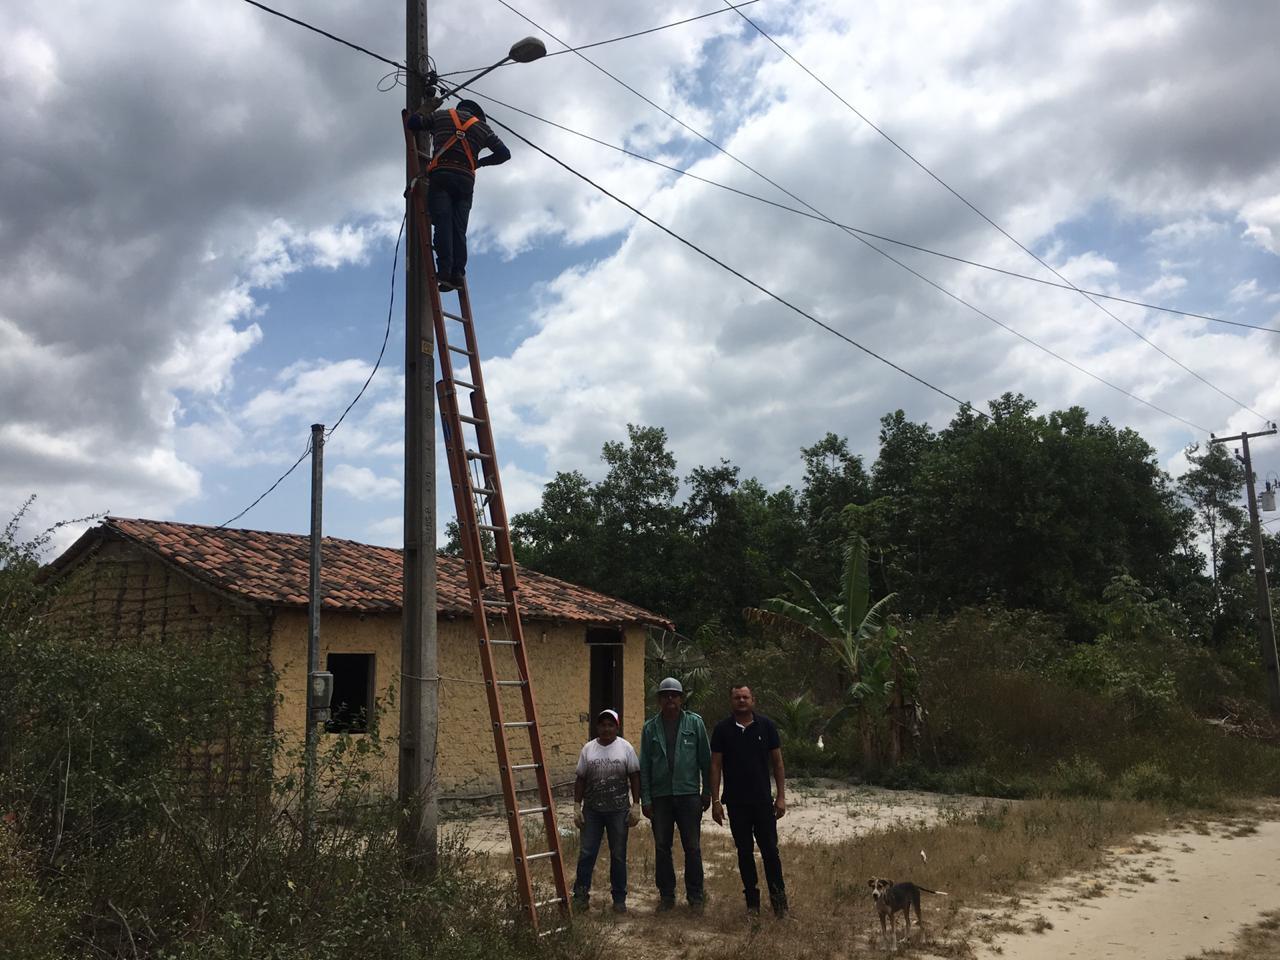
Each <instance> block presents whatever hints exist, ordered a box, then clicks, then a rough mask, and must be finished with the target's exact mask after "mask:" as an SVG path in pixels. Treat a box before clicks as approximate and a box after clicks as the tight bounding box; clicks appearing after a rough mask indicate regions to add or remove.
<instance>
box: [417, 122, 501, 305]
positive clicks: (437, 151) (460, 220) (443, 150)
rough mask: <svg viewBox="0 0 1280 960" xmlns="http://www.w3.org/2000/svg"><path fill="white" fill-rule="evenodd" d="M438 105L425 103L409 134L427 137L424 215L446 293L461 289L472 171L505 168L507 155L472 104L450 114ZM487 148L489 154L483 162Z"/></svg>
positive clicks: (474, 172) (472, 184)
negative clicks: (423, 133) (432, 226)
mask: <svg viewBox="0 0 1280 960" xmlns="http://www.w3.org/2000/svg"><path fill="white" fill-rule="evenodd" d="M440 104H441V101H440V100H438V99H432V100H430V101H428V102H427V103H424V104H423V106H424V107H426V108H427V109H426V110H425V111H424V112H420V113H415V114H413V115H411V116H410V117H409V129H410V130H423V131H427V132H429V133H430V134H431V141H432V144H433V149H432V152H431V163H430V165H429V166H428V167H427V175H428V186H427V212H428V213H429V214H430V216H431V222H432V223H433V224H435V242H434V244H433V246H434V247H435V251H436V276H437V277H439V281H440V289H441V290H442V291H449V290H456V289H457V288H459V287H461V286H462V284H463V282H464V279H465V277H466V273H467V220H468V218H469V217H470V216H471V198H472V194H473V193H474V192H475V186H476V170H477V169H479V168H480V167H495V166H497V165H498V164H500V163H506V162H507V161H508V160H510V159H511V151H510V150H508V149H507V146H506V144H504V143H503V142H502V141H501V140H500V139H498V135H497V134H495V133H494V132H493V130H492V128H490V126H489V125H488V124H487V123H486V122H485V116H484V110H482V109H481V108H480V104H478V103H476V102H475V101H474V100H461V101H459V102H458V105H457V106H456V107H454V108H453V109H451V110H441V109H439V107H440ZM485 148H488V150H489V152H488V153H487V154H486V155H485V156H483V157H482V156H480V151H481V150H483V149H485Z"/></svg>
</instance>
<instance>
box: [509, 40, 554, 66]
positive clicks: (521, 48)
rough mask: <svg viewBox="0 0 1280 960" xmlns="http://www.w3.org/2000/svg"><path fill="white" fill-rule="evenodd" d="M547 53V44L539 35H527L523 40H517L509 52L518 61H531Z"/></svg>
mask: <svg viewBox="0 0 1280 960" xmlns="http://www.w3.org/2000/svg"><path fill="white" fill-rule="evenodd" d="M546 55H547V45H546V44H545V43H543V42H542V41H541V40H539V39H538V38H537V37H525V38H524V39H523V40H517V41H516V42H515V43H513V44H512V45H511V52H510V53H508V54H507V56H508V57H510V58H511V59H512V60H514V61H515V62H516V63H531V62H532V61H534V60H537V59H539V58H540V57H545V56H546Z"/></svg>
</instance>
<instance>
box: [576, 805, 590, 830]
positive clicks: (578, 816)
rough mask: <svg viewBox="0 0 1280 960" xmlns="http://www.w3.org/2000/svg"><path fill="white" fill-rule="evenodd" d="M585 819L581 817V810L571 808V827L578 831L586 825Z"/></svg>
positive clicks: (579, 808) (577, 807)
mask: <svg viewBox="0 0 1280 960" xmlns="http://www.w3.org/2000/svg"><path fill="white" fill-rule="evenodd" d="M586 822H587V819H586V817H584V816H583V815H582V808H581V807H579V806H577V805H575V806H574V808H573V825H574V826H575V827H577V828H578V829H579V830H581V829H582V828H583V826H585V825H586Z"/></svg>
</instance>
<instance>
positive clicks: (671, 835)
mask: <svg viewBox="0 0 1280 960" xmlns="http://www.w3.org/2000/svg"><path fill="white" fill-rule="evenodd" d="M651 822H652V824H653V873H654V877H653V878H654V881H655V882H656V883H657V885H658V896H659V897H661V898H662V899H663V900H674V899H675V898H676V868H675V863H674V861H673V860H672V859H671V845H672V842H673V841H674V840H675V831H676V829H677V828H678V829H679V830H680V846H681V847H683V848H684V892H685V896H687V897H688V898H689V902H690V903H702V902H703V901H704V900H705V899H706V893H705V892H704V890H703V886H702V797H700V796H698V795H697V794H696V793H691V794H686V795H684V796H679V797H654V798H653V817H652V821H651Z"/></svg>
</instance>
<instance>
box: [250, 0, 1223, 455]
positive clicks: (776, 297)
mask: <svg viewBox="0 0 1280 960" xmlns="http://www.w3.org/2000/svg"><path fill="white" fill-rule="evenodd" d="M245 2H246V3H252V4H253V5H254V6H259V7H261V6H262V4H260V3H257V0H245ZM498 2H499V3H501V4H502V5H503V6H504V7H506V8H507V9H509V10H511V12H512V13H515V14H516V15H517V16H519V17H521V18H522V19H524V20H525V21H527V22H528V23H530V24H532V25H533V26H534V27H535V28H536V29H538V30H542V31H543V32H544V33H546V34H547V35H548V36H550V37H552V39H554V40H556V42H557V43H560V45H561V46H564V47H566V48H567V50H566V52H573V53H577V51H576V50H574V49H573V48H572V47H569V45H568V44H567V43H565V42H564V41H562V40H560V39H559V38H557V37H555V35H554V34H552V33H551V32H550V31H549V30H547V29H546V28H545V27H543V26H541V25H540V24H538V23H537V22H535V21H534V20H532V19H530V18H529V17H527V16H526V15H525V14H523V13H521V12H520V11H519V10H517V9H515V7H513V6H511V4H509V3H507V2H506V0H498ZM263 9H265V10H267V11H268V12H270V13H276V11H274V10H271V9H270V8H269V7H263ZM279 15H280V16H282V17H283V18H284V19H286V20H289V21H290V22H295V23H298V24H299V25H300V26H303V27H306V28H307V29H310V30H314V31H315V32H316V33H320V34H322V35H324V36H327V37H330V39H333V40H335V41H337V42H338V43H342V44H343V45H344V46H348V47H351V48H352V49H355V50H358V51H360V52H362V53H367V54H368V55H369V56H372V57H374V58H375V59H378V60H382V61H384V62H388V63H392V65H393V66H402V65H400V64H396V63H394V62H393V61H389V60H387V59H386V58H385V57H380V56H378V55H377V54H374V53H371V52H369V51H366V50H364V49H363V48H361V47H359V46H357V45H356V44H353V43H350V42H348V41H345V40H342V39H341V38H339V37H333V36H332V35H331V34H328V33H326V32H325V31H323V30H319V29H317V28H315V27H312V26H311V25H310V24H306V23H303V22H302V21H297V20H295V19H294V18H292V17H287V16H284V15H283V14H279ZM578 56H579V57H581V58H582V59H583V60H585V61H586V62H587V63H589V64H591V66H593V67H595V68H596V69H597V70H599V71H600V72H602V73H604V74H605V75H606V76H607V77H609V78H610V79H611V80H613V81H614V82H616V83H618V84H620V85H621V86H623V87H625V88H626V89H627V90H629V91H630V92H631V93H633V94H635V95H636V96H638V97H639V98H640V99H642V100H644V101H645V102H646V103H648V104H650V105H651V106H653V107H654V108H655V109H657V110H658V111H660V112H661V113H663V114H665V115H666V116H667V117H669V118H670V119H672V120H673V121H675V122H676V123H678V124H679V125H680V126H682V127H684V128H685V129H686V130H688V131H689V132H691V133H693V134H694V135H696V136H697V137H699V138H700V139H702V140H704V141H706V142H707V143H708V144H710V145H711V146H713V147H715V149H716V150H718V151H719V152H721V153H723V154H724V155H725V156H727V157H729V158H730V159H731V160H733V161H734V162H736V163H738V164H739V165H740V166H742V167H745V168H746V169H747V170H749V171H750V172H752V173H754V174H755V175H756V176H758V177H760V178H761V179H763V180H764V181H765V182H767V183H769V184H770V185H772V186H774V187H775V188H777V189H778V190H780V191H781V192H783V193H785V194H786V195H787V196H789V197H791V198H792V199H793V200H795V201H796V202H797V203H800V204H802V205H804V206H806V207H808V208H809V209H810V210H812V211H813V212H814V213H815V214H817V216H818V217H819V218H820V219H822V220H824V221H826V222H827V223H830V224H832V225H833V226H837V227H839V226H841V225H840V224H838V223H836V221H834V220H832V219H831V218H830V217H828V216H826V214H824V213H822V211H820V210H818V209H817V208H816V207H814V206H813V205H812V204H810V203H808V202H806V201H804V200H802V199H800V198H799V197H797V196H796V195H795V194H793V193H791V192H790V191H789V190H787V189H786V188H785V187H782V186H781V185H780V184H778V183H776V182H775V181H773V180H771V179H770V178H769V177H767V176H765V175H764V174H763V173H761V172H760V171H758V170H756V169H755V168H754V167H752V166H751V165H750V164H748V163H747V162H746V161H744V160H742V159H740V158H739V157H737V156H735V155H734V154H732V153H730V152H729V151H728V150H726V149H725V148H724V147H722V146H720V144H718V143H716V142H715V141H714V140H712V139H710V138H709V137H707V136H706V135H705V134H703V133H701V132H699V131H698V130H695V129H694V128H693V127H691V126H689V124H687V123H685V122H684V121H683V120H681V119H680V118H679V117H676V116H675V115H674V114H672V113H671V112H670V111H668V110H666V109H664V108H663V107H661V106H659V105H658V104H656V103H654V101H652V100H650V99H649V98H648V97H646V96H645V95H644V94H642V93H640V91H638V90H636V89H635V88H634V87H632V86H631V85H629V84H627V83H626V82H625V81H623V80H621V79H619V78H618V77H616V76H614V75H613V74H612V73H610V72H609V71H608V70H605V69H604V68H603V67H601V66H599V65H598V64H596V63H595V62H594V61H593V60H591V59H590V58H588V57H587V56H585V55H584V54H582V53H578ZM494 122H495V123H497V125H498V126H501V127H502V128H503V129H504V130H507V131H509V132H510V133H511V134H512V135H513V136H515V137H516V138H517V139H519V140H521V141H522V142H523V143H525V144H527V145H528V146H530V147H531V148H533V149H534V150H535V151H537V152H538V153H541V154H543V155H544V156H546V157H547V158H548V159H550V160H552V161H553V162H554V163H556V164H558V165H559V166H561V167H563V168H564V169H565V170H567V171H569V172H570V173H572V174H573V175H574V176H576V177H579V178H580V179H582V180H583V181H584V182H586V183H587V184H589V185H590V186H592V187H594V188H595V189H596V190H598V191H600V192H601V193H603V194H605V195H606V196H608V197H610V198H611V199H613V200H615V201H616V202H618V203H620V204H622V205H623V206H625V207H627V208H628V209H629V210H631V211H632V212H633V213H635V214H636V215H637V216H639V217H641V218H643V219H644V220H647V221H648V222H649V223H651V224H653V225H654V226H656V227H658V228H659V229H661V230H663V231H664V232H666V233H668V234H669V235H670V236H672V237H673V238H675V239H677V240H679V241H680V242H681V243H683V244H684V245H686V246H688V247H689V248H690V249H693V250H695V251H696V252H698V253H699V254H700V255H702V256H704V257H706V258H707V259H709V260H711V261H712V262H714V263H716V264H717V265H718V266H720V267H722V268H724V269H725V270H727V271H729V272H730V273H732V274H734V275H735V276H737V277H739V278H740V279H741V280H743V281H744V282H746V283H748V284H750V285H751V286H753V287H755V288H756V289H758V290H760V291H761V292H762V293H765V294H766V295H767V296H769V297H771V298H772V299H774V300H777V301H778V302H779V303H782V304H784V305H785V306H787V307H788V308H789V309H791V310H793V311H795V312H796V313H798V314H800V315H801V316H803V317H804V318H805V319H807V320H810V321H812V322H813V323H815V324H817V325H818V326H820V327H822V328H823V329H825V330H827V331H828V332H829V333H832V334H833V335H835V336H837V337H839V338H840V339H842V340H844V341H846V342H848V343H849V344H850V345H852V346H854V347H857V348H858V349H859V350H862V351H863V352H864V353H867V354H868V355H870V356H872V357H874V358H875V359H877V360H880V361H881V362H883V363H885V364H887V365H889V366H891V367H893V368H894V369H895V370H897V371H899V372H900V373H902V374H903V375H904V376H907V377H909V378H910V379H912V380H915V381H916V382H918V383H920V384H922V385H924V386H926V387H928V388H929V389H930V390H933V391H935V392H937V393H940V394H942V395H943V396H945V397H947V398H948V399H949V400H952V401H954V402H956V403H958V404H960V406H961V407H962V408H967V409H969V410H972V411H974V412H975V413H977V414H978V415H979V416H981V417H984V418H986V416H987V415H986V414H985V413H983V412H982V411H980V410H978V409H977V408H976V407H974V406H973V405H972V404H971V403H969V402H968V401H966V400H960V399H959V398H958V397H955V396H953V395H952V394H950V393H947V392H946V391H945V390H943V389H942V388H941V387H937V386H935V385H934V384H932V383H929V382H928V381H926V380H924V379H923V378H921V377H919V376H917V375H916V374H913V373H911V372H910V371H909V370H906V369H904V368H903V367H900V366H898V365H897V364H895V363H893V362H892V361H891V360H889V359H887V358H885V357H882V356H881V355H880V354H878V353H875V352H874V351H872V350H870V349H869V348H867V347H864V346H863V345H862V344H860V343H858V342H857V341H855V340H853V339H852V338H850V337H848V336H847V335H845V334H843V333H841V332H840V331H838V330H836V329H835V328H834V327H831V326H829V325H827V324H825V323H823V322H822V321H821V320H818V319H817V318H816V317H813V316H812V315H810V314H808V313H806V312H805V311H803V310H801V309H800V308H799V307H797V306H795V305H794V304H792V303H791V302H790V301H788V300H786V299H784V298H783V297H781V296H779V295H778V294H776V293H774V292H773V291H771V290H769V289H767V288H765V287H763V286H761V285H760V284H758V283H756V281H754V280H752V279H751V278H750V277H747V276H746V275H745V274H743V273H741V272H740V271H738V270H735V269H734V268H733V267H731V266H729V265H728V264H726V263H724V262H723V261H721V260H719V259H717V258H716V257H714V256H713V255H712V254H710V253H708V252H706V251H705V250H703V249H701V248H700V247H698V246H697V245H696V244H694V243H693V242H692V241H690V240H687V239H685V238H684V237H682V236H680V235H679V234H676V233H675V232H674V231H672V230H671V229H669V228H668V227H666V226H664V225H663V224H660V223H658V221H656V220H654V219H653V218H652V217H649V216H648V215H647V214H645V213H643V212H642V211H641V210H639V209H638V208H636V207H634V206H632V205H631V204H629V203H627V202H626V201H625V200H623V199H621V198H620V197H618V196H617V195H615V194H613V193H611V192H610V191H608V190H606V189H605V188H604V187H602V186H600V185H599V184H597V183H596V182H595V181H593V180H591V179H590V178H589V177H587V176H586V175H585V174H583V173H581V172H579V171H578V170H575V169H574V168H573V167H570V166H569V165H568V164H566V163H565V162H564V161H562V160H560V159H559V158H558V157H555V156H554V155H552V154H551V153H549V152H548V151H546V150H544V149H543V148H541V147H539V146H537V145H536V144H534V143H533V142H532V141H530V140H529V139H528V138H526V137H524V136H522V135H521V134H519V133H516V131H515V130H512V129H511V127H509V126H507V125H505V124H502V123H500V122H497V121H494ZM849 232H850V235H851V236H855V237H857V239H858V240H859V241H860V242H862V243H864V244H866V245H867V246H868V247H870V248H871V249H872V250H874V251H876V252H877V253H879V254H880V255H881V256H882V257H885V258H886V259H888V260H889V261H891V262H892V263H894V264H897V265H898V266H899V267H901V268H902V269H904V270H906V271H907V272H909V273H911V274H913V275H914V276H916V277H918V278H920V279H921V280H923V281H924V282H926V283H928V284H929V285H930V286H933V287H934V288H935V289H937V290H939V291H940V292H941V293H944V294H945V295H946V296H948V297H950V298H952V299H954V300H956V301H957V302H959V303H961V304H962V305H964V306H966V307H968V308H969V309H970V310H973V311H974V312H975V313H977V314H978V315H979V316H981V317H984V318H985V319H987V320H989V321H991V322H992V323H994V324H996V325H997V326H1000V327H1002V328H1003V329H1005V330H1007V331H1008V332H1010V333H1012V334H1014V335H1015V336H1017V337H1019V338H1020V339H1022V340H1024V341H1026V342H1027V343H1029V344H1031V345H1032V346H1035V347H1036V348H1038V349H1040V350H1042V351H1044V352H1045V353H1047V354H1048V355H1050V356H1052V357H1054V358H1055V359H1058V360H1060V361H1062V362H1063V363H1066V364H1067V365H1069V366H1071V367H1072V368H1073V369H1075V370H1077V371H1079V372H1081V373H1083V374H1085V375H1086V376H1089V377H1091V378H1092V379H1094V380H1096V381H1097V382H1099V383H1101V384H1103V385H1104V386H1107V387H1110V388H1111V389H1113V390H1115V391H1117V392H1119V393H1121V394H1123V395H1124V396H1126V397H1129V398H1130V399H1132V400H1134V401H1136V402H1138V403H1141V404H1143V405H1144V406H1147V407H1149V408H1151V409H1152V410H1155V411H1156V412H1158V413H1160V414H1163V415H1164V416H1166V417H1169V418H1171V419H1173V420H1176V421H1178V422H1179V423H1182V424H1185V425H1186V426H1189V427H1191V428H1192V429H1194V430H1197V431H1199V432H1201V433H1208V432H1209V431H1208V429H1207V428H1205V427H1201V426H1199V425H1198V424H1195V423H1193V422H1192V421H1190V420H1187V419H1185V418H1184V417H1180V416H1178V415H1177V414H1175V413H1172V412H1170V411H1168V410H1165V409H1164V408H1163V407H1160V406H1158V405H1157V404H1154V403H1152V402H1151V401H1149V400H1145V399H1143V398H1142V397H1140V396H1138V395H1137V394H1134V393H1130V392H1129V391H1128V390H1125V389H1124V388H1123V387H1120V386H1118V385H1117V384H1113V383H1111V382H1110V381H1109V380H1106V379H1104V378H1102V377H1100V376H1098V375H1097V374H1094V373H1092V372H1091V371H1089V370H1086V369H1085V368H1084V367H1081V366H1079V365H1078V364H1076V363H1075V362H1073V361H1071V360H1068V359H1067V358H1066V357H1063V356H1062V355H1060V354H1058V353H1056V352H1055V351H1053V350H1051V349H1049V348H1048V347H1045V346H1043V345H1042V344H1039V343H1037V342H1036V341H1035V340H1033V339H1031V338H1030V337H1028V336H1026V335H1025V334H1023V333H1020V332H1019V331H1017V330H1015V329H1014V328H1013V327H1010V326H1008V325H1007V324H1005V323H1002V322H1001V321H999V320H997V319H996V318H995V317H993V316H991V315H990V314H988V313H986V312H984V311H982V310H980V309H978V308H977V307H975V306H973V305H972V304H970V303H968V302H967V301H966V300H964V299H963V298H961V297H960V296H958V295H957V294H954V293H951V292H950V291H949V290H947V289H946V288H944V287H942V286H941V285H940V284H938V283H936V282H935V281H933V280H931V279H929V278H928V277H926V276H924V275H923V274H921V273H920V272H919V271H917V270H915V269H913V268H912V267H910V266H908V265H907V264H905V263H903V262H902V261H901V260H898V259H897V258H896V257H894V256H892V255H891V254H890V253H888V252H887V251H885V250H882V249H880V248H879V247H877V246H876V245H875V244H873V243H871V242H870V241H868V240H866V239H865V238H864V237H860V236H857V234H856V233H854V232H852V231H849Z"/></svg>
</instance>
